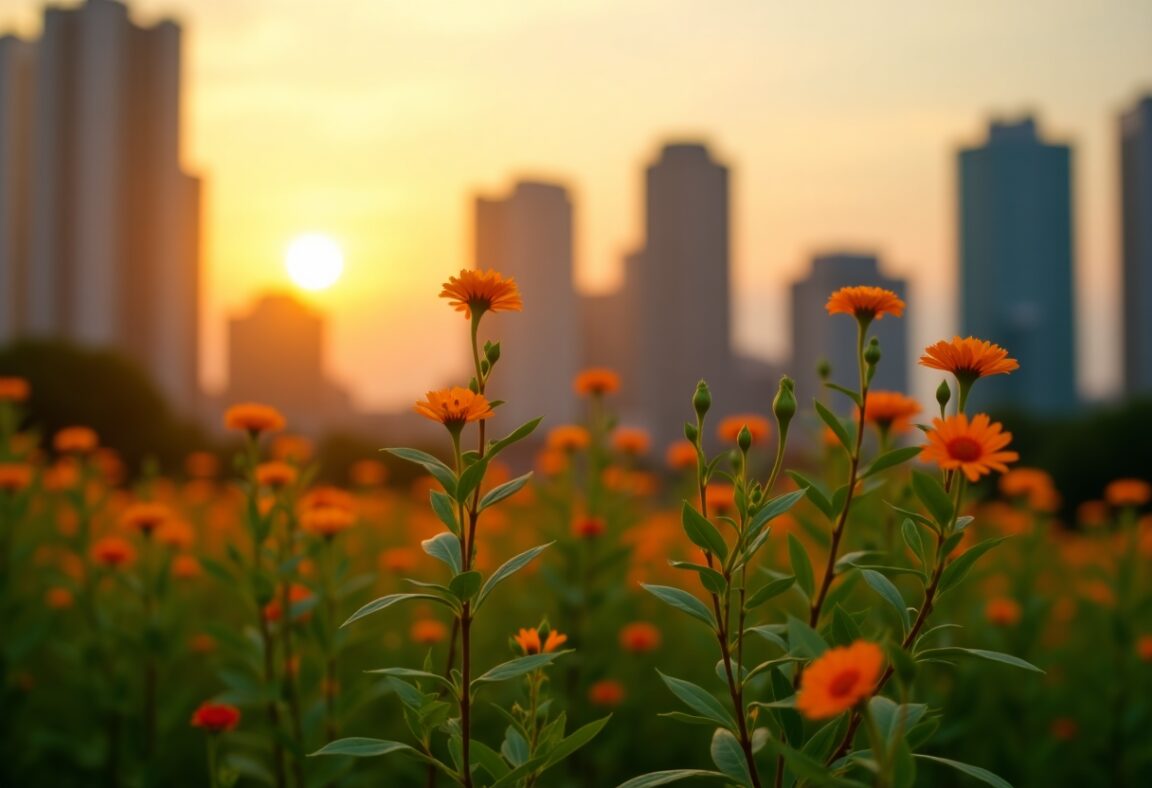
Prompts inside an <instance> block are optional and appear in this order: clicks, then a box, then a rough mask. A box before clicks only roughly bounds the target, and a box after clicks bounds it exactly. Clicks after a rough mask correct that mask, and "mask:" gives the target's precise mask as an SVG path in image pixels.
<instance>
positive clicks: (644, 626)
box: [620, 621, 661, 654]
mask: <svg viewBox="0 0 1152 788" xmlns="http://www.w3.org/2000/svg"><path fill="white" fill-rule="evenodd" d="M660 641H661V637H660V630H659V629H658V628H657V627H656V625H655V624H652V623H649V622H648V621H633V622H632V623H631V624H625V625H624V626H623V627H622V628H621V629H620V647H621V648H623V649H624V650H625V651H631V652H632V653H633V654H645V653H647V652H649V651H655V650H656V649H658V648H659V647H660Z"/></svg>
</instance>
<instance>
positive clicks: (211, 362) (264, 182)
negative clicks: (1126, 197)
mask: <svg viewBox="0 0 1152 788" xmlns="http://www.w3.org/2000/svg"><path fill="white" fill-rule="evenodd" d="M40 5H41V4H40V3H39V2H31V1H30V0H0V27H2V28H4V29H10V30H17V31H19V32H21V33H24V34H29V35H32V34H35V33H36V31H37V29H38V27H39V21H38V17H39V14H40V11H39V8H40ZM131 6H132V8H133V9H134V11H135V16H136V18H137V19H138V20H141V21H144V22H150V21H153V20H155V19H157V18H159V17H160V16H174V17H176V18H178V19H179V20H180V21H181V22H182V24H183V25H184V27H185V45H186V53H185V85H186V91H187V92H186V102H185V106H186V110H187V111H186V136H185V146H184V158H185V161H186V163H187V165H188V166H190V167H191V168H193V169H195V170H198V171H199V172H200V173H202V174H203V175H204V176H205V178H206V182H207V189H206V206H205V208H206V213H205V217H206V228H205V229H206V236H205V241H206V246H205V249H206V259H205V266H206V268H205V276H204V282H205V287H206V290H207V300H206V304H205V312H204V318H205V320H204V332H203V335H204V340H205V343H206V355H205V358H204V364H203V372H204V379H205V382H206V383H207V384H208V385H209V387H211V388H219V387H220V385H221V384H222V382H223V380H222V377H223V369H224V355H223V354H224V348H223V325H224V320H225V318H226V316H227V315H228V314H231V313H234V312H235V311H237V310H239V309H243V308H244V307H245V305H246V304H247V303H248V302H249V300H250V299H251V298H252V297H253V295H254V294H256V293H257V292H259V291H261V290H263V289H266V288H268V287H272V286H284V287H286V286H288V285H287V279H286V276H285V274H284V272H283V266H282V256H283V251H284V247H285V246H286V245H287V243H288V241H289V240H290V239H291V238H292V237H294V236H295V235H298V234H300V233H303V232H309V231H316V232H323V233H328V234H330V235H332V236H334V237H336V238H337V239H339V241H340V242H341V244H342V245H343V247H344V250H345V253H346V269H345V275H344V278H343V280H342V281H341V283H340V284H338V285H337V286H336V287H334V288H333V289H332V290H331V291H328V292H326V293H324V294H321V295H319V296H310V298H311V299H312V300H313V301H314V302H316V303H317V304H319V305H320V306H322V307H323V308H325V309H327V310H331V312H332V318H331V328H330V330H331V350H332V360H331V365H332V368H333V371H334V373H335V374H336V375H337V377H339V378H340V379H342V380H343V381H345V382H347V383H348V384H349V385H351V387H352V389H353V392H354V395H355V397H356V399H357V401H358V402H360V403H361V404H362V405H365V406H373V407H382V406H388V407H393V406H398V405H401V404H407V403H408V402H409V401H410V400H411V398H412V397H413V396H414V395H415V394H416V393H419V392H421V391H423V390H424V389H426V388H428V387H430V386H432V385H437V384H440V383H443V382H444V380H445V378H446V376H448V375H450V374H451V373H452V370H453V369H454V365H455V364H456V362H457V361H458V358H459V357H458V355H457V351H458V348H459V343H458V341H457V335H458V334H460V333H461V332H462V331H463V327H462V326H461V325H460V324H459V323H458V319H457V318H456V316H454V314H453V313H451V312H450V310H448V309H447V307H446V306H444V305H443V304H442V303H439V302H438V301H437V299H436V293H437V291H438V284H439V283H440V282H441V281H442V280H443V279H444V278H445V277H446V276H447V275H448V274H450V273H452V272H454V271H455V270H457V269H459V268H460V267H462V266H464V265H466V264H470V263H471V262H472V261H470V260H468V249H467V245H468V238H469V227H468V220H469V200H470V196H471V195H472V194H474V193H475V191H476V190H477V189H490V190H492V189H503V188H504V187H505V186H506V184H507V183H508V182H509V180H510V179H511V178H513V177H515V176H517V175H524V174H528V175H533V176H537V177H548V178H556V179H559V180H560V181H562V182H564V183H566V184H568V185H569V186H570V187H571V189H572V191H573V195H574V201H575V205H576V224H577V250H576V259H577V265H578V267H579V272H580V274H579V278H580V281H581V283H582V284H583V285H585V286H586V287H589V288H604V287H606V286H610V285H611V284H612V282H613V281H614V277H615V275H616V266H617V265H618V260H619V258H620V256H621V253H622V252H624V251H626V250H627V249H629V248H630V247H632V246H633V245H635V244H636V243H637V242H638V240H639V235H640V232H639V226H640V225H639V222H640V200H641V192H640V186H641V168H642V167H643V165H644V164H646V163H647V162H648V161H649V160H650V159H651V158H652V156H653V155H654V154H655V152H656V150H657V149H658V147H659V145H660V143H661V142H662V141H663V140H664V139H666V138H669V137H672V136H675V137H684V136H693V137H702V138H704V139H706V140H708V141H710V142H711V143H712V144H713V147H714V149H715V151H716V152H717V154H718V155H719V157H720V158H721V159H722V160H723V161H725V162H726V163H728V164H729V165H730V166H731V167H732V168H733V231H734V238H733V262H734V266H735V271H736V279H737V285H738V288H739V296H738V299H737V304H736V309H737V320H736V322H737V336H736V339H737V341H738V343H739V344H740V345H741V347H743V348H744V349H746V350H748V351H751V352H754V353H758V354H761V355H767V356H775V355H780V354H782V353H783V352H785V351H786V349H787V343H788V337H787V323H786V311H784V310H785V308H786V303H785V301H784V288H785V285H786V283H787V282H788V281H789V280H790V279H791V278H793V277H795V276H796V275H797V274H798V273H800V272H801V271H803V270H804V268H805V266H806V265H807V260H808V257H809V256H810V254H811V253H812V252H813V251H817V250H821V249H829V248H833V247H837V246H848V247H852V248H860V249H875V250H877V251H879V252H880V253H881V254H882V255H883V258H884V260H885V261H886V262H887V264H888V268H889V271H890V272H893V273H896V274H900V275H906V276H909V277H910V278H911V280H912V287H913V290H912V298H911V301H912V309H913V310H915V312H914V314H915V317H914V321H913V326H912V328H913V341H914V343H920V342H927V341H929V340H931V339H934V338H936V337H937V336H938V335H940V334H943V333H946V332H949V331H951V330H953V328H954V326H953V320H952V312H953V310H952V306H951V300H950V298H949V296H948V293H949V292H950V289H951V287H952V285H951V283H952V281H953V276H954V272H953V269H954V264H955V263H954V260H955V251H954V239H953V236H954V232H955V230H954V219H953V213H954V204H953V196H952V190H953V185H954V183H953V182H954V161H953V153H954V150H955V148H956V147H957V146H958V145H960V144H964V143H969V142H973V141H977V140H979V139H980V138H981V136H982V134H983V127H984V124H985V120H986V118H987V116H988V115H989V114H990V113H997V112H1000V113H1003V112H1007V113H1016V112H1018V111H1020V110H1027V109H1032V110H1035V111H1037V112H1038V113H1039V117H1040V122H1041V125H1042V128H1043V130H1044V131H1045V132H1046V133H1047V134H1048V135H1049V136H1051V137H1055V138H1058V139H1060V140H1064V141H1069V142H1072V143H1074V145H1075V148H1076V154H1075V178H1076V187H1077V193H1076V209H1077V220H1078V227H1077V233H1078V237H1077V251H1078V257H1079V266H1080V268H1079V271H1078V281H1079V282H1080V285H1081V288H1080V304H1079V308H1080V312H1081V314H1082V315H1084V316H1086V317H1087V316H1088V315H1089V314H1091V315H1092V317H1091V319H1086V320H1083V321H1081V331H1080V333H1081V337H1080V341H1081V354H1080V355H1081V358H1082V361H1083V363H1082V365H1081V382H1082V388H1083V389H1084V390H1085V392H1086V393H1088V394H1090V395H1099V394H1102V393H1107V392H1109V391H1110V390H1112V389H1113V388H1114V387H1115V385H1116V383H1117V380H1118V349H1117V348H1116V346H1115V338H1116V336H1117V335H1118V327H1117V320H1118V316H1117V314H1116V312H1115V310H1114V309H1109V308H1108V307H1109V306H1110V304H1112V303H1113V302H1114V300H1115V292H1116V290H1115V288H1116V284H1115V283H1116V278H1117V254H1118V241H1117V233H1118V219H1117V218H1116V215H1115V214H1116V207H1117V206H1116V197H1115V192H1116V176H1115V166H1116V157H1117V152H1116V149H1115V123H1116V120H1115V116H1116V113H1117V111H1118V110H1119V109H1120V108H1121V107H1123V106H1125V105H1127V104H1129V103H1130V102H1131V101H1133V100H1134V99H1135V98H1136V97H1137V96H1138V95H1139V94H1140V93H1141V91H1145V92H1147V91H1152V46H1150V45H1149V42H1150V41H1152V5H1150V4H1149V3H1148V2H1147V0H1095V1H1093V0H1075V1H1074V0H1047V1H1046V2H1044V3H1025V2H1013V3H1005V2H1003V0H969V2H965V3H947V4H944V3H923V2H911V1H904V0H900V1H897V0H873V2H871V3H858V2H850V0H830V1H829V2H820V3H784V2H777V0H729V2H725V3H722V4H716V3H702V2H688V1H687V0H616V1H611V0H596V1H595V2H589V1H588V0H583V1H582V2H571V3H559V2H545V1H544V0H523V1H522V2H508V1H503V2H501V1H499V0H488V2H483V3H476V2H457V1H451V2H438V3H410V2H403V3H401V2H390V1H385V0H362V1H361V2H352V1H350V0H328V2H323V3H317V2H315V1H314V0H137V1H136V2H133V3H131ZM1040 9H1043V13H1040ZM508 350H512V348H508Z"/></svg>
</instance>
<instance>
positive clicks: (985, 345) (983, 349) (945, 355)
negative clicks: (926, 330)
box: [920, 336, 1020, 381]
mask: <svg viewBox="0 0 1152 788" xmlns="http://www.w3.org/2000/svg"><path fill="white" fill-rule="evenodd" d="M920 364H921V366H925V367H931V368H932V369H941V370H944V371H945V372H951V373H952V374H953V375H955V376H956V377H957V378H958V379H960V380H968V381H972V380H976V379H977V378H983V377H987V376H988V375H1007V374H1008V373H1009V372H1012V371H1013V370H1017V369H1019V368H1020V363H1019V362H1018V361H1016V359H1014V358H1008V351H1007V350H1005V349H1004V348H1002V347H1000V346H999V345H994V344H992V343H991V342H988V341H986V340H983V339H976V338H975V337H965V338H963V339H961V338H960V337H958V336H957V337H952V341H950V342H949V341H948V340H944V339H942V340H940V341H939V342H936V343H934V344H932V345H929V346H928V347H926V348H924V355H923V356H921V357H920Z"/></svg>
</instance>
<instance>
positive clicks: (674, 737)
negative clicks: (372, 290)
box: [0, 271, 1152, 788]
mask: <svg viewBox="0 0 1152 788" xmlns="http://www.w3.org/2000/svg"><path fill="white" fill-rule="evenodd" d="M441 296H442V297H444V298H445V299H447V300H448V302H449V305H450V306H452V307H453V308H455V309H456V310H458V311H459V312H460V313H461V314H462V318H463V319H462V320H461V330H462V331H468V332H469V335H470V337H471V350H472V359H471V360H472V369H471V373H470V380H462V381H459V384H460V385H458V386H455V387H451V388H447V389H444V390H440V391H429V392H428V393H427V395H426V396H425V397H424V398H423V399H422V400H421V401H419V402H418V403H416V404H415V408H414V412H413V414H412V418H413V419H418V418H425V419H429V420H431V421H433V422H436V423H437V424H438V425H440V426H441V427H442V430H441V436H442V440H441V442H440V444H439V445H437V446H429V447H423V448H422V449H420V450H418V449H413V448H401V447H391V448H388V449H386V452H387V454H386V455H384V456H387V457H388V458H389V461H390V462H403V463H406V464H408V465H411V466H412V467H413V468H415V469H417V470H418V475H417V476H416V480H415V482H411V483H409V482H407V481H404V482H403V483H399V482H395V481H393V480H392V479H391V478H390V477H389V473H388V467H389V466H387V465H385V463H383V462H382V461H381V460H380V459H379V458H378V457H364V458H363V459H362V460H361V461H360V462H358V463H357V464H356V465H354V466H353V468H352V471H351V474H350V476H349V478H347V479H346V480H345V482H344V484H342V485H340V486H333V485H329V484H319V483H316V481H315V479H316V477H317V473H318V471H319V470H320V469H318V468H317V467H316V464H315V462H314V461H313V459H312V457H311V451H310V446H309V444H308V442H307V441H304V440H302V439H300V438H296V437H293V435H292V432H291V429H292V425H291V424H285V423H284V419H283V417H282V416H281V415H280V413H279V412H278V411H277V410H276V409H275V408H274V403H267V404H262V403H239V404H236V405H234V406H233V407H231V408H229V409H228V410H227V412H226V413H224V414H221V418H222V419H223V421H224V423H225V425H226V426H227V428H228V429H229V430H230V432H231V434H232V435H233V436H234V438H235V441H234V443H233V450H234V451H232V452H231V453H228V454H225V453H219V454H217V453H211V452H208V451H204V452H199V453H196V454H194V455H191V456H189V457H188V458H187V462H186V467H185V469H184V472H183V473H182V474H177V475H172V476H162V475H160V474H158V473H155V472H149V471H145V472H144V473H142V474H140V475H139V476H138V477H137V478H135V479H132V480H130V481H126V480H125V479H124V478H123V476H124V474H123V473H122V471H121V469H120V467H119V465H118V463H117V461H116V459H115V457H114V455H113V454H111V453H110V452H108V451H107V450H105V449H103V448H102V447H101V445H100V438H99V436H98V435H96V434H95V433H94V432H93V431H92V430H90V429H88V428H86V427H84V426H83V425H78V426H76V427H72V428H68V429H65V430H62V431H60V432H57V433H55V434H54V435H41V434H40V433H39V432H38V429H37V425H36V424H35V423H31V422H30V420H28V419H27V418H26V417H25V415H24V413H23V410H22V403H24V402H25V401H26V400H27V398H28V395H29V388H28V383H27V382H26V381H24V380H22V379H20V378H15V377H5V378H0V693H2V694H0V726H3V728H2V730H0V785H4V786H8V785H11V786H101V785H107V786H153V785H155V786H159V785H165V786H169V785H211V786H232V785H241V786H247V785H252V786H257V785H271V786H276V787H277V788H284V787H285V786H293V787H296V786H299V787H300V788H303V786H348V787H349V788H352V787H354V786H370V785H371V786H434V785H440V786H451V785H462V786H476V787H477V788H479V787H480V786H488V787H489V788H506V787H507V788H512V787H513V786H593V787H596V788H599V787H600V786H607V787H609V788H611V786H621V787H622V788H623V787H624V786H626V787H627V788H643V787H644V786H657V785H664V784H670V783H677V782H681V781H682V782H683V784H685V785H707V784H712V785H717V786H725V785H728V786H732V785H735V786H746V787H747V786H755V787H757V788H759V787H760V786H883V787H884V788H908V787H909V786H951V785H955V786H966V785H967V786H971V785H981V784H986V785H992V786H1004V785H1018V786H1061V785H1068V786H1095V785H1099V786H1139V785H1147V784H1149V780H1150V779H1152V737H1149V736H1148V734H1147V731H1148V730H1149V726H1150V724H1152V701H1150V699H1152V580H1150V577H1149V572H1148V570H1147V567H1148V566H1149V562H1152V518H1150V516H1149V515H1147V514H1145V512H1146V511H1147V509H1148V505H1149V502H1150V500H1152V487H1150V485H1149V484H1148V483H1147V482H1146V481H1144V480H1142V479H1137V478H1127V479H1117V480H1115V481H1113V482H1112V483H1111V484H1109V485H1108V486H1107V487H1106V488H1105V489H1102V490H1100V491H1099V494H1100V500H1099V501H1098V502H1095V503H1093V504H1092V505H1090V506H1085V507H1081V509H1080V510H1079V516H1078V517H1077V518H1076V519H1075V521H1074V522H1063V521H1061V520H1060V518H1059V517H1058V512H1059V510H1060V504H1061V500H1060V493H1059V490H1057V489H1056V488H1055V486H1054V484H1053V482H1052V480H1051V478H1050V477H1049V476H1048V475H1047V474H1046V473H1044V472H1043V471H1041V470H1038V469H1036V468H1033V467H1030V466H1029V458H1028V457H1026V456H1025V457H1019V456H1018V455H1017V453H1016V451H1015V450H1014V449H1013V446H1012V436H1011V434H1010V433H1009V432H1007V431H1006V430H1005V429H1004V427H1003V425H1001V424H999V423H997V422H995V421H993V420H992V419H991V418H990V417H989V415H988V414H985V413H980V412H976V411H974V410H972V409H971V408H969V406H968V400H969V394H970V393H971V392H972V391H973V390H979V387H980V385H981V380H982V379H983V378H985V377H988V376H991V375H1009V374H1012V372H1013V371H1014V370H1015V369H1016V368H1017V363H1016V361H1015V360H1014V359H1013V358H1012V357H1011V348H1001V347H998V346H997V345H994V344H992V343H989V342H986V341H983V340H981V339H979V338H971V337H969V338H959V337H957V338H954V339H952V340H943V341H940V342H938V343H935V344H933V345H931V346H929V347H928V348H926V349H925V350H924V352H923V357H922V358H921V364H923V365H924V366H926V367H929V368H931V369H933V370H936V371H938V372H939V375H940V381H941V382H940V388H939V389H938V391H937V398H936V401H934V402H932V403H920V402H917V401H915V400H914V399H912V398H910V397H908V396H906V395H905V394H903V393H900V392H889V391H878V390H872V389H871V385H870V384H871V380H872V377H873V375H874V371H875V369H876V368H877V366H878V365H881V364H883V363H885V361H884V358H883V352H882V351H883V349H882V348H881V347H880V346H879V344H878V343H877V342H876V341H875V340H874V339H872V338H871V336H870V333H869V332H870V329H871V327H872V326H873V324H874V322H875V321H877V320H881V319H884V320H899V319H901V315H902V313H903V310H904V303H903V301H901V300H900V299H899V298H898V297H896V295H895V294H893V293H891V292H888V291H886V290H881V289H879V288H873V287H852V288H844V289H842V290H840V291H837V292H836V293H830V294H829V300H828V303H827V312H828V314H827V316H826V319H828V320H847V321H855V323H856V325H857V337H858V343H857V347H856V351H857V353H856V355H857V361H858V367H859V369H858V372H859V374H858V385H857V386H855V387H852V388H841V387H838V386H831V385H830V386H828V387H827V388H826V390H824V391H821V392H798V391H796V390H795V387H794V385H793V383H792V381H791V380H790V379H788V378H784V379H783V380H782V381H781V383H780V386H779V388H778V390H777V391H775V392H765V394H764V398H763V401H764V406H763V410H762V412H761V413H755V414H753V413H749V414H744V415H737V416H729V417H725V418H716V416H715V414H716V413H722V412H725V410H724V404H723V402H721V401H719V400H720V397H719V395H714V393H713V392H712V391H711V390H710V389H709V388H708V386H707V384H706V382H702V383H701V384H700V386H698V387H697V389H696V390H695V391H685V392H672V393H670V396H676V397H679V398H681V399H682V401H683V421H684V422H685V425H684V440H683V441H681V442H678V443H676V444H673V445H672V446H668V447H663V446H653V445H651V441H650V439H649V436H648V435H647V433H645V432H644V431H642V430H638V429H635V428H630V427H627V426H621V425H619V424H618V423H617V419H616V415H615V410H614V404H613V403H614V395H615V394H616V392H617V390H618V388H619V386H620V381H621V376H624V375H626V374H627V371H626V370H607V369H590V370H586V371H585V372H583V373H582V374H581V375H579V376H578V378H577V379H576V380H575V381H573V385H574V386H575V388H576V391H577V392H578V393H579V394H580V396H581V398H582V402H583V404H584V414H585V416H584V419H583V420H582V422H581V423H578V424H566V425H557V424H541V423H538V422H537V421H533V422H529V423H527V424H525V425H522V426H521V427H519V428H517V429H515V430H514V431H512V432H511V433H509V434H507V435H504V434H492V432H491V431H490V430H489V428H488V420H489V418H490V417H491V416H492V415H493V413H494V409H496V408H499V406H500V403H499V402H495V401H491V400H489V399H488V398H487V396H486V389H487V385H488V383H489V381H490V380H491V379H492V377H493V376H499V374H500V364H499V360H500V358H501V356H502V355H508V354H515V353H516V337H515V334H514V333H513V334H512V335H510V336H507V337H503V338H502V340H503V341H502V342H501V343H491V342H489V343H484V344H481V343H480V341H479V339H478V337H479V336H481V333H480V326H481V324H482V321H483V319H484V316H485V315H486V314H488V313H490V312H501V311H504V312H512V313H514V312H516V311H519V310H520V309H521V308H522V307H523V306H524V305H523V303H522V299H521V296H520V293H519V291H518V290H517V288H516V285H515V282H513V281H511V280H508V279H505V278H503V277H502V276H501V275H500V274H498V273H496V272H493V271H486V272H485V271H462V272H461V273H460V274H459V276H454V277H451V278H450V279H449V281H448V282H447V283H446V284H445V286H444V290H443V292H442V293H441ZM429 301H430V308H431V301H432V299H431V298H430V299H429ZM438 308H443V305H440V307H438ZM510 317H511V319H512V320H514V319H515V317H514V315H512V316H510ZM813 363H815V360H813ZM130 417H131V414H125V418H130ZM529 450H530V451H529ZM528 456H531V457H534V460H533V461H532V462H531V465H532V467H531V468H529V467H527V464H526V462H525V461H524V458H525V457H528ZM520 466H525V467H520ZM528 471H530V472H528Z"/></svg>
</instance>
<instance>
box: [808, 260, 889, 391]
mask: <svg viewBox="0 0 1152 788" xmlns="http://www.w3.org/2000/svg"><path fill="white" fill-rule="evenodd" d="M857 285H867V286H871V287H883V288H885V289H886V290H891V291H893V292H894V293H896V295H898V296H900V297H901V298H903V299H904V300H905V302H907V300H908V299H907V284H906V283H905V281H904V280H903V279H895V278H892V277H889V276H885V275H884V274H883V273H882V272H881V270H880V262H879V260H878V259H877V258H876V257H875V256H874V255H870V254H858V253H852V252H836V253H830V254H820V255H816V256H815V257H814V258H813V259H812V267H811V270H810V271H809V272H808V276H807V277H805V278H804V279H801V280H799V281H797V282H794V283H793V284H792V364H791V366H790V367H789V370H790V373H791V374H792V376H793V377H794V378H795V380H796V394H797V400H798V401H799V402H800V404H801V407H803V408H811V406H812V399H813V398H815V397H819V398H820V399H821V401H822V402H825V403H832V404H833V406H837V405H840V406H844V407H835V409H836V410H837V411H838V412H841V411H845V410H846V408H847V406H848V405H850V403H848V400H847V398H845V397H842V396H840V395H839V394H830V395H826V393H825V392H823V391H821V384H820V377H819V375H818V374H817V365H818V364H819V363H820V362H821V361H826V362H827V363H828V366H829V368H830V370H831V375H830V378H829V380H830V382H832V383H836V384H839V385H841V386H844V387H846V388H850V389H856V388H857V387H858V386H859V371H858V369H859V365H858V363H857V361H856V332H857V329H856V321H855V320H853V319H852V318H851V317H850V316H846V315H829V314H828V312H827V310H826V309H825V306H826V304H827V303H828V297H829V296H830V295H832V293H834V292H836V291H837V290H839V289H840V288H842V287H854V286H857ZM908 321H909V314H908V311H907V309H906V310H905V312H904V316H903V317H892V316H891V315H886V316H883V317H881V318H879V319H877V320H875V321H874V322H873V323H872V325H871V327H870V328H869V331H868V335H869V336H874V337H876V339H877V340H879V342H880V352H881V359H880V364H879V365H878V366H877V368H876V376H875V377H874V378H873V379H872V388H873V389H888V390H892V391H902V392H907V391H908Z"/></svg>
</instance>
